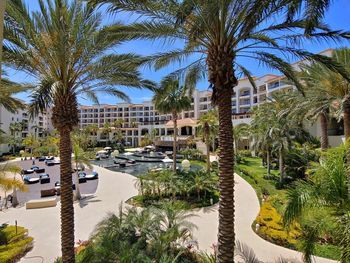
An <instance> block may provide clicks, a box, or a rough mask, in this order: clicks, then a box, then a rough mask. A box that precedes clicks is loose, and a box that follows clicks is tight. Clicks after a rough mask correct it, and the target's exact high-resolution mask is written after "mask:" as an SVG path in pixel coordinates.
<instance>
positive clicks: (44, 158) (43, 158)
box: [38, 156, 46, 162]
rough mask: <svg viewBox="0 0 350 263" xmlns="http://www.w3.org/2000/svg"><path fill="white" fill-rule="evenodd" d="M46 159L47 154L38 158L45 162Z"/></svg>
mask: <svg viewBox="0 0 350 263" xmlns="http://www.w3.org/2000/svg"><path fill="white" fill-rule="evenodd" d="M45 160H46V157H45V156H41V157H39V158H38V161H39V162H44V161H45Z"/></svg>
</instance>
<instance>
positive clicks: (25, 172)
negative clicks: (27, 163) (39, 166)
mask: <svg viewBox="0 0 350 263" xmlns="http://www.w3.org/2000/svg"><path fill="white" fill-rule="evenodd" d="M32 173H34V170H31V169H27V170H22V174H32Z"/></svg>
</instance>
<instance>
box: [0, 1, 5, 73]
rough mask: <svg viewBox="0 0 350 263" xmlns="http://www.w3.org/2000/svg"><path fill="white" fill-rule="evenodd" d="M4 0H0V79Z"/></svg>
mask: <svg viewBox="0 0 350 263" xmlns="http://www.w3.org/2000/svg"><path fill="white" fill-rule="evenodd" d="M5 8H6V0H2V1H0V79H1V61H2V42H3V39H4V14H5Z"/></svg>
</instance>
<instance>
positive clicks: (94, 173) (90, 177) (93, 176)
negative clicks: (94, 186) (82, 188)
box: [84, 172, 98, 180]
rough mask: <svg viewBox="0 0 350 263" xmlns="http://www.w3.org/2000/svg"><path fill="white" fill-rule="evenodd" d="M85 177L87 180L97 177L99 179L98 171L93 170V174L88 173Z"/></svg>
mask: <svg viewBox="0 0 350 263" xmlns="http://www.w3.org/2000/svg"><path fill="white" fill-rule="evenodd" d="M84 178H85V179H86V180H96V179H98V173H97V172H92V173H91V174H87V175H86V176H85V177H84Z"/></svg>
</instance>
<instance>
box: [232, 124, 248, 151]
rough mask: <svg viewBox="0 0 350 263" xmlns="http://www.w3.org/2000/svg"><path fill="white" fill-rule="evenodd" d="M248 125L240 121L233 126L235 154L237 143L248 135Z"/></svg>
mask: <svg viewBox="0 0 350 263" xmlns="http://www.w3.org/2000/svg"><path fill="white" fill-rule="evenodd" d="M249 128H250V127H249V125H248V124H246V123H241V124H238V125H236V126H234V127H233V147H234V152H235V156H236V155H238V145H239V142H240V141H241V140H242V139H243V137H248V136H249V130H250V129H249Z"/></svg>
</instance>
